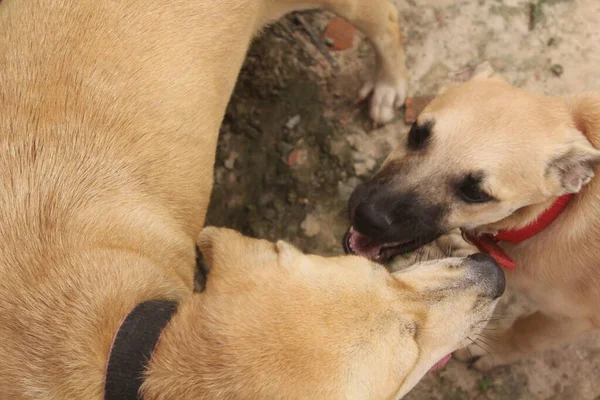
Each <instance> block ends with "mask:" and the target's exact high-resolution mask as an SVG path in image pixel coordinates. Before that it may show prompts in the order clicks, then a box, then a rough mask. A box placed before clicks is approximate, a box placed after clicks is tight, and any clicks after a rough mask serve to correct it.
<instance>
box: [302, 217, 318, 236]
mask: <svg viewBox="0 0 600 400" xmlns="http://www.w3.org/2000/svg"><path fill="white" fill-rule="evenodd" d="M300 228H302V231H303V232H304V234H305V235H306V236H308V237H315V236H317V235H318V234H319V232H321V224H320V223H319V220H318V218H317V217H315V216H314V215H312V214H307V215H306V218H305V219H304V221H302V223H301V224H300Z"/></svg>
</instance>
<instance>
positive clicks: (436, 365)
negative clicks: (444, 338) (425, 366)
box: [429, 354, 452, 372]
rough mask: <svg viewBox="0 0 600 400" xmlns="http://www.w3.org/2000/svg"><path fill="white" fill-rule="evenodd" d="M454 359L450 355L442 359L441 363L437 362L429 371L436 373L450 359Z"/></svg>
mask: <svg viewBox="0 0 600 400" xmlns="http://www.w3.org/2000/svg"><path fill="white" fill-rule="evenodd" d="M451 358H452V354H448V355H447V356H446V357H444V358H442V359H441V360H440V361H438V362H436V363H435V364H434V365H433V367H431V368H430V369H429V372H434V371H437V370H439V369H440V368H442V367H443V366H444V365H446V363H447V362H448V361H450V359H451Z"/></svg>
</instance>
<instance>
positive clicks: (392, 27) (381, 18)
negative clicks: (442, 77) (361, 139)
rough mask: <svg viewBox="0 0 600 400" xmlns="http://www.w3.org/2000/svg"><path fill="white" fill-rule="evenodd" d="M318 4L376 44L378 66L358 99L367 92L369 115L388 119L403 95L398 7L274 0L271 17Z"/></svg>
mask: <svg viewBox="0 0 600 400" xmlns="http://www.w3.org/2000/svg"><path fill="white" fill-rule="evenodd" d="M311 6H316V7H321V8H324V9H327V10H329V11H332V12H334V13H336V14H338V15H339V16H341V17H343V18H344V19H346V20H347V21H348V22H349V23H350V24H352V25H354V26H355V27H356V28H357V29H359V30H360V31H361V32H363V33H364V34H365V35H366V36H367V38H368V39H369V41H370V42H371V43H372V44H373V47H374V48H375V56H376V61H377V70H376V72H375V76H374V77H373V78H372V79H370V80H369V81H368V82H367V83H365V85H364V86H363V88H362V89H361V90H360V93H359V97H360V99H365V98H367V97H368V96H369V95H370V94H372V97H371V103H370V112H369V114H370V116H371V118H372V119H373V120H374V121H375V122H376V123H381V124H383V123H386V122H389V121H390V120H391V119H392V118H393V117H394V114H395V109H396V108H399V107H401V106H402V105H403V104H404V100H405V99H406V90H407V80H408V73H407V71H406V64H405V57H404V45H403V41H404V39H403V35H402V30H401V29H400V25H399V21H398V10H397V9H396V7H395V6H394V5H393V4H392V3H391V2H390V1H389V0H313V1H301V0H276V1H274V2H273V3H272V4H271V6H270V7H271V10H270V13H269V14H270V18H274V17H277V16H279V15H282V14H284V13H285V12H289V11H292V10H298V9H306V8H311Z"/></svg>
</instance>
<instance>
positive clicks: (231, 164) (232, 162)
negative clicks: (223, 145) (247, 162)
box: [224, 151, 240, 169]
mask: <svg viewBox="0 0 600 400" xmlns="http://www.w3.org/2000/svg"><path fill="white" fill-rule="evenodd" d="M239 156H240V155H239V154H238V153H236V152H235V151H232V152H231V153H229V157H227V160H225V163H224V164H225V168H227V169H233V167H235V160H237V159H238V157H239Z"/></svg>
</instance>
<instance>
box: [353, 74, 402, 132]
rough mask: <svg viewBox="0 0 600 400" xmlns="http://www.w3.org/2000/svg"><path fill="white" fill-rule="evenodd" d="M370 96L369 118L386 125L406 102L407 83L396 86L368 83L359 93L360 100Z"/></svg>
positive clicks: (383, 83)
mask: <svg viewBox="0 0 600 400" xmlns="http://www.w3.org/2000/svg"><path fill="white" fill-rule="evenodd" d="M370 94H372V96H371V103H370V105H369V116H370V117H371V119H372V120H373V121H374V122H375V123H377V124H386V123H388V122H390V121H391V120H392V119H393V118H394V116H395V115H396V110H397V109H398V108H400V107H402V106H403V105H404V100H406V82H400V83H398V84H396V85H393V84H389V83H385V82H378V83H373V82H367V83H365V85H364V86H363V87H362V89H361V90H360V92H359V99H360V100H364V99H366V98H367V97H368V96H369V95H370Z"/></svg>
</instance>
